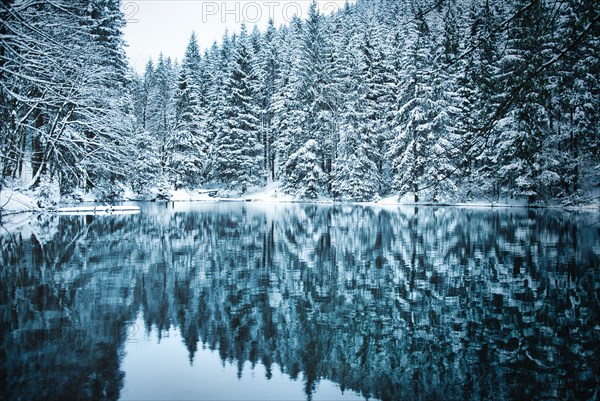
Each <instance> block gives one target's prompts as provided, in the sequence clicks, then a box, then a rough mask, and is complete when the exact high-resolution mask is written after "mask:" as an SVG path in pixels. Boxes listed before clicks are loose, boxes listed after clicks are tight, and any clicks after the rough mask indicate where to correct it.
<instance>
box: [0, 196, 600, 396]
mask: <svg viewBox="0 0 600 401" xmlns="http://www.w3.org/2000/svg"><path fill="white" fill-rule="evenodd" d="M140 206H141V207H142V211H141V213H140V214H136V215H114V216H56V215H53V216H40V217H32V218H29V219H27V220H24V221H22V222H21V224H20V225H19V226H18V227H16V228H15V226H14V224H13V227H12V228H10V227H8V228H4V229H2V228H0V246H1V249H2V259H1V260H0V263H1V264H2V266H1V275H0V308H1V317H0V319H1V322H0V323H1V328H0V332H1V348H0V355H1V358H0V383H1V384H0V394H2V395H1V396H0V398H2V397H4V398H6V399H9V400H16V399H23V400H30V399H56V400H64V399H108V400H118V399H123V400H130V399H138V400H139V399H178V400H179V399H198V400H202V399H210V400H219V399H220V400H245V399H253V400H259V399H279V400H282V399H285V400H319V399H327V400H361V399H370V400H371V399H372V400H513V399H527V400H553V399H556V400H566V399H572V400H592V399H598V397H599V393H600V390H599V388H600V379H599V378H600V355H599V353H600V351H599V349H600V347H599V345H598V341H599V338H600V316H599V313H600V216H599V215H598V214H594V213H566V212H560V211H552V210H525V209H468V208H450V207H444V208H442V207H440V208H436V207H418V208H417V207H371V206H358V205H314V204H288V205H286V204H270V203H264V204H261V203H233V202H232V203H200V204H187V203H186V204H164V203H163V204H142V205H140ZM5 223H6V222H5Z"/></svg>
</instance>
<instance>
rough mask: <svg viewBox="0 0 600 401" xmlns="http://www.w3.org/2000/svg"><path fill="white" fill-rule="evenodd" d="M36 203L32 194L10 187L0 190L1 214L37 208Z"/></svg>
mask: <svg viewBox="0 0 600 401" xmlns="http://www.w3.org/2000/svg"><path fill="white" fill-rule="evenodd" d="M37 204H38V203H37V200H36V199H35V198H33V196H31V195H28V194H25V193H21V192H15V191H13V190H11V189H3V190H2V191H1V192H0V209H1V210H2V214H7V213H19V212H29V211H32V210H37V209H38V207H37Z"/></svg>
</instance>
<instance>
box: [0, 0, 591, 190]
mask: <svg viewBox="0 0 600 401" xmlns="http://www.w3.org/2000/svg"><path fill="white" fill-rule="evenodd" d="M6 3H7V2H4V5H3V7H2V19H3V21H4V20H5V21H7V22H6V23H5V24H3V26H2V30H3V31H2V38H3V39H2V46H1V47H0V52H1V53H0V60H1V64H0V73H1V74H2V75H1V76H0V82H2V87H1V88H0V90H1V92H0V96H2V111H1V112H2V116H3V117H2V124H1V127H0V129H1V130H2V131H1V132H2V139H1V143H0V146H2V155H3V157H2V159H1V162H0V163H2V164H1V165H0V167H2V175H3V177H12V178H18V177H20V176H22V175H23V170H24V168H26V166H27V165H28V163H29V164H30V165H31V170H32V171H31V174H30V175H32V176H33V177H34V179H33V180H32V181H31V182H30V183H29V185H30V186H32V187H34V186H36V185H40V182H41V179H42V178H44V179H46V180H55V181H57V182H58V183H59V184H60V187H61V191H62V192H63V193H69V192H70V191H73V190H74V189H75V188H95V189H96V190H97V191H99V192H101V193H102V194H104V196H107V197H111V196H112V197H115V196H119V194H120V193H121V192H122V191H123V188H124V187H130V188H131V189H133V191H134V192H136V193H139V194H144V193H151V192H152V191H154V193H156V189H158V192H159V193H161V192H162V193H166V192H167V191H168V190H169V189H172V188H181V187H187V188H197V187H199V186H201V185H206V184H214V185H217V186H218V187H219V188H221V189H222V191H223V192H227V193H230V194H231V193H242V192H245V191H248V190H249V189H250V188H252V187H255V186H262V185H265V184H267V183H269V182H273V181H279V182H281V185H282V187H283V189H284V190H285V191H286V192H288V193H290V194H293V195H295V196H296V197H298V198H307V199H311V198H317V197H319V196H326V197H332V198H334V199H337V200H345V201H351V200H352V201H354V200H356V201H365V200H373V199H377V198H379V197H382V196H386V195H390V194H397V195H398V196H400V197H402V196H405V195H408V196H411V199H414V200H415V201H436V202H438V201H446V200H463V201H467V200H472V199H481V198H488V199H493V200H497V199H501V198H514V197H516V198H520V199H525V200H527V201H528V202H546V201H555V200H562V201H563V202H577V201H582V200H583V199H584V198H585V197H586V196H587V195H589V194H590V193H592V190H593V188H594V187H596V186H598V184H599V183H600V176H599V175H600V163H599V160H600V158H599V151H600V146H599V143H598V142H599V138H600V136H599V129H598V127H599V113H600V108H599V107H598V106H599V89H598V88H599V85H598V77H599V76H600V74H599V72H600V71H599V65H600V63H599V62H598V61H599V60H598V57H599V54H600V51H599V50H600V49H599V48H600V46H599V43H600V42H599V38H600V35H599V27H598V19H599V18H600V17H598V15H599V10H598V8H599V5H598V3H597V2H594V1H592V0H565V1H560V2H556V1H550V0H505V1H502V2H490V1H488V0H439V1H435V2H431V1H429V2H428V1H422V0H421V1H414V0H413V1H409V0H405V1H391V0H376V1H368V2H367V1H361V0H359V1H357V2H356V4H353V5H350V4H346V6H345V7H344V8H343V9H341V10H339V11H338V12H336V13H334V14H331V15H323V14H321V13H320V12H319V9H318V5H317V3H316V2H313V3H312V4H311V6H310V9H309V12H308V15H307V18H306V19H300V18H295V19H294V20H293V21H292V22H291V23H290V24H288V25H284V26H282V27H279V28H277V27H276V26H275V25H274V23H273V22H271V23H270V24H269V25H268V27H267V28H266V29H265V30H264V31H261V30H259V29H257V28H254V29H253V30H251V31H250V30H248V28H247V27H246V26H242V27H241V31H240V32H236V33H233V34H228V33H226V34H225V35H224V37H223V39H222V40H221V41H220V43H215V44H214V45H213V46H212V47H210V48H208V49H206V50H204V51H202V50H201V49H200V47H199V46H198V43H197V38H196V37H195V35H194V34H192V36H191V38H190V41H189V44H188V47H187V49H186V52H185V54H184V56H183V58H182V60H181V63H178V62H177V61H173V60H171V59H170V58H168V57H163V56H160V57H159V58H158V60H150V61H149V62H148V64H147V66H146V69H145V72H144V73H143V74H136V73H133V72H131V71H130V70H128V69H127V66H126V63H125V58H124V55H123V50H122V49H123V40H122V35H121V28H122V27H123V25H124V20H123V16H122V14H121V13H120V12H119V10H118V1H111V0H93V1H91V0H86V1H83V0H82V1H79V2H77V3H74V2H69V3H67V2H64V3H61V2H60V1H58V2H53V3H51V4H45V3H43V4H41V5H40V4H38V2H34V1H32V0H20V1H16V0H15V1H8V4H6ZM28 4H31V5H28ZM28 13H29V14H28ZM57 19H58V20H60V21H61V23H60V24H48V21H57ZM65 37H68V38H72V39H73V40H72V41H69V42H68V45H67V44H65V43H66V42H65V41H64V38H65Z"/></svg>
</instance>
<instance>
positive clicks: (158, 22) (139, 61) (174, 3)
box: [121, 0, 345, 72]
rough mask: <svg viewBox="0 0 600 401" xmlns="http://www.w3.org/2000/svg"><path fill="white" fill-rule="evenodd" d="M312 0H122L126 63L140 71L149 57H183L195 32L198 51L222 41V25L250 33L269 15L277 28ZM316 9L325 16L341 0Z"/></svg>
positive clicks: (303, 10) (319, 0) (304, 11)
mask: <svg viewBox="0 0 600 401" xmlns="http://www.w3.org/2000/svg"><path fill="white" fill-rule="evenodd" d="M310 2H311V0H295V1H283V0H256V1H253V0H218V1H208V0H131V1H129V0H122V5H121V8H122V10H123V12H124V13H125V17H126V20H127V26H126V27H125V29H124V34H125V40H126V42H127V44H128V47H127V55H128V57H129V62H130V64H131V65H132V66H133V68H135V69H136V70H137V71H139V72H143V70H144V67H145V65H146V62H147V61H148V59H149V58H150V57H152V58H153V59H154V60H156V59H157V58H158V55H159V54H160V52H162V53H163V54H164V55H165V56H170V57H171V58H173V59H178V60H181V59H182V57H183V54H184V52H185V48H186V46H187V43H188V41H189V39H190V35H191V34H192V32H193V31H195V32H196V37H197V39H198V44H199V45H200V49H201V50H204V49H206V48H208V47H210V46H211V45H212V44H213V42H214V41H215V40H217V41H220V39H221V38H222V37H223V33H224V32H225V30H226V29H228V30H229V31H230V32H236V31H239V28H240V26H241V23H242V21H245V22H246V25H247V26H248V31H251V30H252V28H253V27H254V25H258V27H259V28H261V29H262V28H264V27H266V25H267V22H268V20H269V18H270V17H272V18H273V20H274V21H275V24H276V25H277V26H279V25H281V24H285V23H287V22H289V21H290V20H291V18H292V17H293V16H294V15H295V14H299V15H300V16H301V17H303V18H304V17H306V15H307V10H308V7H309V5H310ZM317 4H318V5H319V9H320V10H321V12H323V13H324V14H329V13H331V12H333V11H336V10H338V9H340V8H342V7H343V6H344V4H345V0H317Z"/></svg>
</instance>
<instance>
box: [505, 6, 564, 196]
mask: <svg viewBox="0 0 600 401" xmlns="http://www.w3.org/2000/svg"><path fill="white" fill-rule="evenodd" d="M544 3H545V2H544V1H539V2H535V4H531V3H530V2H529V1H525V0H515V1H514V2H513V3H512V4H511V5H512V7H513V10H512V13H514V14H515V15H516V16H517V17H516V18H515V20H514V22H513V24H512V25H511V26H510V29H509V31H508V35H509V36H508V39H507V43H506V45H507V47H506V50H505V53H504V55H503V57H502V59H501V60H500V63H501V69H502V70H501V75H500V79H501V81H502V83H503V84H504V87H506V88H508V90H507V92H505V93H504V94H503V101H504V102H506V104H507V105H509V106H510V108H509V109H508V110H507V112H506V113H505V114H504V116H503V118H502V119H501V120H500V121H499V123H498V128H499V131H500V136H499V143H498V159H497V163H499V164H500V166H501V167H500V170H499V179H500V185H501V187H503V188H504V190H505V195H507V196H511V197H513V196H516V197H520V198H524V199H527V200H528V201H529V202H534V201H538V200H541V199H542V195H543V188H542V187H541V185H545V184H550V185H556V184H557V182H556V183H551V182H546V183H542V182H541V181H540V178H541V177H542V172H543V171H544V167H543V165H544V160H543V142H544V137H545V136H546V135H547V134H548V130H549V126H548V121H549V120H548V110H547V109H546V104H547V100H548V96H549V92H548V84H547V80H546V77H545V76H544V75H543V74H535V73H534V72H535V70H536V69H537V68H539V66H540V65H541V64H542V63H543V60H544V57H545V56H544V48H545V44H544V42H545V40H546V39H547V36H546V33H547V30H546V29H547V28H548V26H547V22H546V18H547V17H548V16H549V14H548V13H547V12H548V11H547V10H546V5H545V4H544ZM519 10H524V11H522V12H519ZM552 177H553V178H554V179H557V178H558V176H556V175H554V174H553V175H552Z"/></svg>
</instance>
